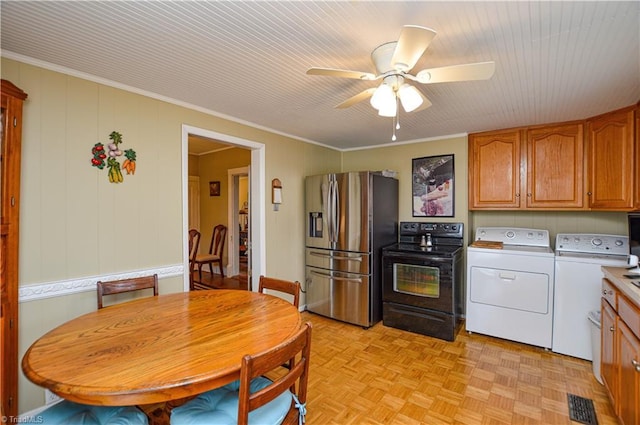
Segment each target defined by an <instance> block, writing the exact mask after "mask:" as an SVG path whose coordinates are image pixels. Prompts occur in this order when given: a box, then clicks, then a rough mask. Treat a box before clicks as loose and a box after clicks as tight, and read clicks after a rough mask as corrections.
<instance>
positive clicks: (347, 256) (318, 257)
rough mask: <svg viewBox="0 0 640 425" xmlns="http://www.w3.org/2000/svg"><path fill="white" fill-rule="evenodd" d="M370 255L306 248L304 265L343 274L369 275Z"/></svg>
mask: <svg viewBox="0 0 640 425" xmlns="http://www.w3.org/2000/svg"><path fill="white" fill-rule="evenodd" d="M370 260H371V255H369V254H368V253H363V252H347V251H332V250H330V249H316V248H307V250H306V258H305V264H306V265H307V266H310V267H317V268H321V269H327V270H339V271H342V272H345V273H357V274H370V273H371V270H370V268H369V262H370Z"/></svg>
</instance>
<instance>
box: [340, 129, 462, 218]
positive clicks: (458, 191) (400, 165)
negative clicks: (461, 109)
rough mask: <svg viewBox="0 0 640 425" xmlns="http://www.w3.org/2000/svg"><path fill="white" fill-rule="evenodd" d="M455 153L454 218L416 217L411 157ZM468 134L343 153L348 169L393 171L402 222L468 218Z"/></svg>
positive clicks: (345, 167)
mask: <svg viewBox="0 0 640 425" xmlns="http://www.w3.org/2000/svg"><path fill="white" fill-rule="evenodd" d="M451 154H453V156H454V158H453V159H454V174H455V175H454V186H455V198H454V217H413V216H412V214H413V197H412V195H411V193H412V192H411V190H412V187H411V183H412V176H411V170H412V160H413V159H414V158H422V157H425V156H437V155H451ZM467 157H468V149H467V137H466V136H461V137H452V138H444V139H439V140H429V141H424V142H419V143H412V144H405V145H398V144H396V145H389V146H384V147H380V148H373V149H367V150H357V151H348V152H344V153H343V167H344V170H345V171H363V170H385V169H387V170H393V171H396V172H397V173H398V175H397V178H398V180H399V182H398V190H399V192H400V196H399V200H398V202H399V212H398V215H399V220H400V221H435V222H438V221H459V222H463V223H465V226H467V225H468V224H467V221H468V205H469V203H468V197H467V188H468V177H467V162H468V161H467Z"/></svg>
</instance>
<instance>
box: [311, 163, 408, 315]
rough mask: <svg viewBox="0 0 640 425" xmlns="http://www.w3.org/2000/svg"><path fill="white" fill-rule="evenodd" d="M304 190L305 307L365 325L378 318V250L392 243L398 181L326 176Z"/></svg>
mask: <svg viewBox="0 0 640 425" xmlns="http://www.w3.org/2000/svg"><path fill="white" fill-rule="evenodd" d="M305 189H306V192H305V198H306V199H305V200H306V208H305V214H306V233H305V238H306V243H305V245H306V260H305V261H306V279H305V281H306V285H305V287H306V304H307V310H309V311H311V312H313V313H317V314H320V315H323V316H327V317H331V318H334V319H337V320H341V321H344V322H348V323H353V324H355V325H360V326H363V327H370V326H372V325H374V324H375V323H377V322H379V321H380V320H382V268H381V256H382V252H381V248H382V247H384V246H387V245H390V244H393V243H396V242H397V241H398V180H396V179H395V178H391V177H385V176H383V175H382V174H381V173H377V172H368V171H365V172H351V173H339V174H327V175H319V176H310V177H307V178H306V180H305Z"/></svg>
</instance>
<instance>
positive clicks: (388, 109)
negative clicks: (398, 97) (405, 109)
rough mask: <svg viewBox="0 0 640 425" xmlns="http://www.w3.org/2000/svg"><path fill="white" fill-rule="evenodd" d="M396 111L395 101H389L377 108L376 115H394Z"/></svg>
mask: <svg viewBox="0 0 640 425" xmlns="http://www.w3.org/2000/svg"><path fill="white" fill-rule="evenodd" d="M397 113H398V105H397V104H396V101H395V100H394V101H392V102H389V103H387V104H385V105H383V106H382V107H381V108H380V109H378V115H380V116H381V117H395V116H396V114H397Z"/></svg>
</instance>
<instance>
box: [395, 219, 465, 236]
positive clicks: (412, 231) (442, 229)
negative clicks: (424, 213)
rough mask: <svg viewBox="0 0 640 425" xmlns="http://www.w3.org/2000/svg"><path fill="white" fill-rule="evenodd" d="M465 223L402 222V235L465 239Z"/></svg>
mask: <svg viewBox="0 0 640 425" xmlns="http://www.w3.org/2000/svg"><path fill="white" fill-rule="evenodd" d="M463 226H464V225H463V223H422V222H416V221H401V222H400V235H401V236H411V235H426V234H427V233H428V234H431V235H433V236H446V237H452V238H462V237H463V233H462V232H463Z"/></svg>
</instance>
